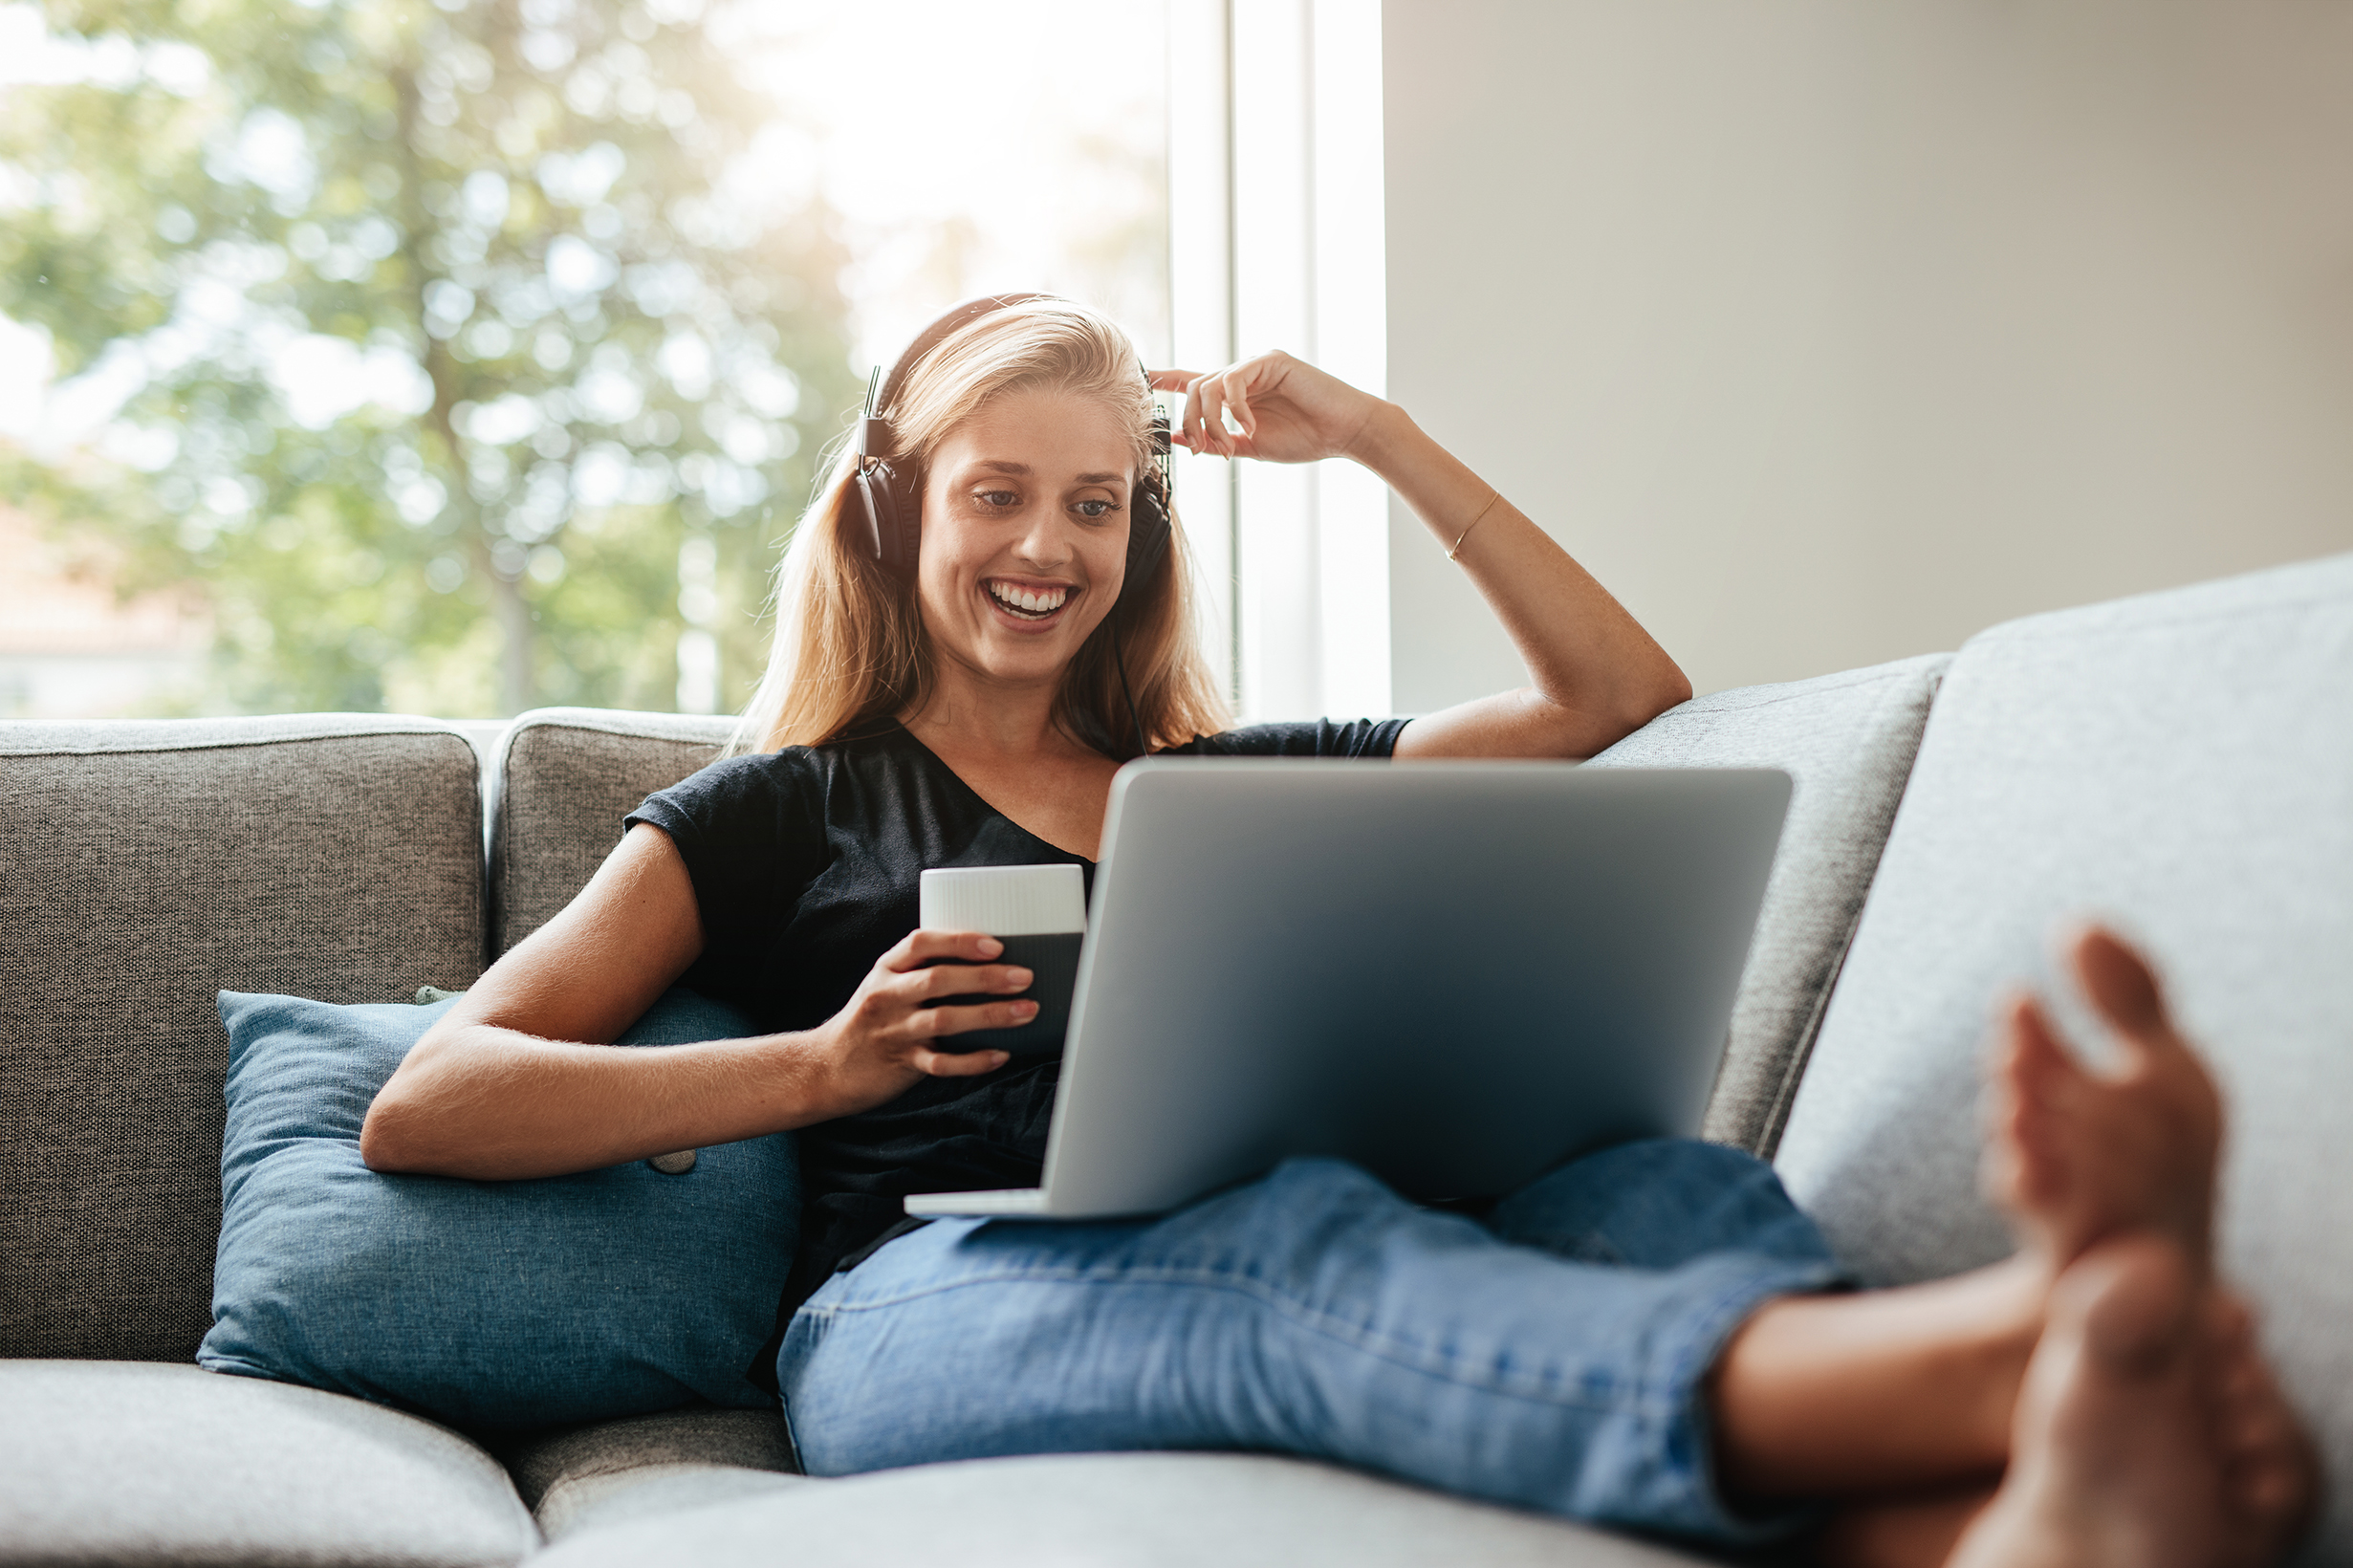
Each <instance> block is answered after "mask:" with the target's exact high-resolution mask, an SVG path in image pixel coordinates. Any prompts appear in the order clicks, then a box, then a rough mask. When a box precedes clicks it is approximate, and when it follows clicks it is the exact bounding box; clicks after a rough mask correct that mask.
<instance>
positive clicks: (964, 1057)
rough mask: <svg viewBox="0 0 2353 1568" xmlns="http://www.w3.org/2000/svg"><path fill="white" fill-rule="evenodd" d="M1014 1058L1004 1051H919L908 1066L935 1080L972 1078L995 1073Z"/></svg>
mask: <svg viewBox="0 0 2353 1568" xmlns="http://www.w3.org/2000/svg"><path fill="white" fill-rule="evenodd" d="M1012 1059H1013V1057H1012V1056H1010V1055H1008V1054H1007V1053H1005V1052H1003V1051H917V1052H916V1053H915V1054H914V1055H912V1056H908V1057H907V1065H908V1066H909V1067H912V1068H914V1069H915V1070H916V1071H917V1072H919V1073H928V1074H929V1075H931V1076H932V1077H933V1078H972V1077H975V1076H977V1075H979V1074H982V1073H993V1072H995V1071H996V1070H997V1069H998V1068H1000V1067H1002V1066H1004V1065H1005V1064H1006V1063H1007V1062H1008V1061H1011V1060H1012Z"/></svg>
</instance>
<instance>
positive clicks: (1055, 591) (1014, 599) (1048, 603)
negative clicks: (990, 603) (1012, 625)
mask: <svg viewBox="0 0 2353 1568" xmlns="http://www.w3.org/2000/svg"><path fill="white" fill-rule="evenodd" d="M988 588H989V592H990V593H991V595H993V596H994V597H995V598H996V599H997V601H998V602H999V603H1002V604H1006V605H1010V606H1012V607H1013V609H1016V610H1022V611H1025V612H1027V613H1028V614H1030V615H1048V614H1051V613H1052V612H1054V611H1056V610H1058V609H1060V608H1061V607H1062V601H1063V600H1065V599H1069V598H1070V590H1069V589H1067V588H1047V589H1042V590H1040V589H1032V588H1017V587H1015V586H1013V584H1012V583H1009V582H991V583H990V584H989V585H988Z"/></svg>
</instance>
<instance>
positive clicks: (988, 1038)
mask: <svg viewBox="0 0 2353 1568" xmlns="http://www.w3.org/2000/svg"><path fill="white" fill-rule="evenodd" d="M918 923H919V924H920V925H921V926H923V928H924V929H925V930H926V931H986V932H988V933H989V934H990V935H991V936H992V937H995V938H996V939H997V940H998V941H999V942H1002V943H1004V944H1005V951H1004V953H1003V955H1002V956H1000V957H998V958H996V959H993V960H991V962H993V963H998V964H1018V965H1020V966H1021V967H1022V968H1023V969H1028V970H1030V971H1031V980H1030V989H1029V990H1027V991H1023V992H1021V993H1020V998H1014V997H1006V996H1001V995H994V996H986V995H972V996H948V997H943V998H942V999H941V1000H940V1001H939V1002H937V1003H934V1004H933V1005H934V1006H944V1007H965V1006H970V1005H972V1004H975V1003H979V1002H1002V1001H1011V1000H1018V999H1021V998H1026V999H1028V1000H1030V1001H1033V1002H1035V1003H1036V1004H1037V1016H1036V1017H1035V1018H1032V1019H1031V1020H1030V1021H1029V1022H1028V1023H1026V1024H1022V1025H1020V1026H1019V1027H1018V1028H1014V1029H975V1030H972V1031H970V1032H969V1033H967V1034H948V1035H943V1036H942V1037H941V1038H940V1040H939V1042H938V1046H937V1049H939V1050H942V1051H1010V1052H1012V1053H1013V1055H1014V1056H1050V1055H1052V1054H1053V1053H1055V1052H1057V1051H1059V1050H1061V1049H1062V1036H1063V1034H1065V1033H1067V1032H1068V1031H1069V1028H1070V999H1071V992H1072V991H1075V990H1076V989H1077V988H1078V944H1079V942H1080V940H1081V939H1083V938H1084V937H1085V935H1086V925H1087V894H1086V876H1085V873H1084V872H1082V871H1081V870H1080V869H1079V868H1078V866H1075V865H969V866H949V867H947V868H945V869H942V870H937V871H926V872H925V873H924V875H923V887H922V913H921V915H920V916H919V917H918ZM949 962H960V960H949Z"/></svg>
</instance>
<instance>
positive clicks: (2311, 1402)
mask: <svg viewBox="0 0 2353 1568" xmlns="http://www.w3.org/2000/svg"><path fill="white" fill-rule="evenodd" d="M2087 913H2088V914H2096V915H2100V916H2102V917H2106V918H2109V919H2111V920H2113V921H2114V922H2115V923H2116V924H2117V925H2119V926H2120V927H2122V928H2123V929H2124V930H2125V931H2126V932H2127V933H2129V934H2131V935H2133V936H2134V937H2136V938H2137V939H2139V940H2140V941H2142V942H2143V943H2145V944H2146V947H2147V948H2148V949H2149V951H2150V952H2151V953H2152V955H2153V957H2154V958H2155V960H2156V962H2157V964H2158V966H2159V969H2160V970H2161V972H2162V974H2163V975H2164V977H2165V980H2166V984H2167V988H2168V992H2169V993H2170V995H2171V997H2172V998H2173V1001H2174V1003H2175V1005H2176V1007H2177V1008H2178V1010H2179V1013H2180V1014H2181V1016H2182V1017H2183V1018H2184V1019H2185V1020H2186V1021H2187V1026H2188V1028H2189V1030H2190V1033H2191V1034H2192V1036H2193V1037H2194V1038H2195V1039H2197V1040H2198V1041H2200V1042H2202V1044H2203V1045H2204V1047H2205V1049H2206V1051H2207V1053H2208V1056H2209V1059H2210V1060H2211V1061H2212V1062H2213V1064H2214V1066H2215V1068H2216V1070H2217V1073H2218V1076H2219V1077H2220V1078H2221V1079H2222V1081H2223V1085H2224V1089H2225V1092H2226V1094H2227V1095H2228V1096H2229V1102H2230V1109H2231V1118H2232V1122H2231V1135H2230V1143H2229V1149H2228V1154H2227V1165H2226V1169H2225V1173H2224V1196H2225V1206H2224V1219H2223V1230H2222V1238H2223V1248H2224V1262H2225V1265H2226V1267H2227V1268H2228V1269H2229V1271H2230V1272H2231V1273H2232V1274H2235V1275H2236V1276H2237V1277H2239V1278H2240V1279H2241V1280H2242V1281H2243V1282H2245V1283H2246V1284H2247V1285H2248V1286H2249V1288H2250V1289H2251V1290H2252V1291H2253V1293H2254V1294H2255V1296H2256V1297H2257V1299H2258V1301H2259V1303H2260V1304H2261V1305H2262V1306H2263V1307H2264V1309H2265V1316H2266V1318H2267V1321H2268V1341H2269V1343H2270V1346H2271V1348H2272V1349H2273V1351H2274V1353H2275V1354H2276V1355H2277V1356H2278V1357H2279V1359H2280V1361H2282V1363H2283V1369H2284V1371H2285V1373H2286V1377H2285V1383H2286V1385H2287V1387H2288V1388H2289V1389H2290V1390H2291V1391H2292V1393H2293V1394H2294V1395H2295V1396H2296V1397H2298V1398H2299V1399H2302V1400H2304V1401H2306V1408H2307V1409H2308V1410H2309V1411H2310V1412H2312V1413H2313V1414H2315V1415H2317V1416H2320V1417H2323V1418H2324V1420H2325V1424H2326V1425H2327V1426H2328V1427H2329V1428H2330V1432H2329V1435H2330V1438H2331V1443H2330V1446H2331V1448H2332V1449H2333V1452H2334V1457H2335V1459H2336V1461H2337V1464H2336V1466H2335V1473H2336V1476H2337V1481H2338V1484H2337V1487H2336V1496H2337V1498H2338V1513H2337V1514H2336V1522H2335V1524H2334V1526H2333V1532H2334V1534H2333V1540H2334V1547H2333V1552H2334V1555H2333V1556H2331V1557H2329V1559H2328V1560H2332V1561H2337V1560H2346V1559H2347V1558H2348V1557H2353V1514H2348V1513H2347V1512H2346V1504H2347V1502H2348V1501H2353V1488H2349V1487H2348V1485H2347V1484H2346V1483H2347V1480H2348V1478H2353V1357H2348V1355H2347V1353H2346V1345H2347V1343H2348V1340H2347V1337H2346V1332H2345V1325H2346V1324H2347V1323H2349V1322H2353V1160H2348V1159H2347V1157H2346V1156H2345V1154H2344V1152H2343V1147H2344V1137H2343V1128H2344V1118H2345V1107H2346V1106H2347V1105H2349V1104H2353V555H2347V556H2339V557H2336V558H2334V559H2330V560H2325V561H2320V562H2316V563H2312V564H2309V565H2304V566H2299V567H2292V568H2287V569H2283V570H2278V571H2273V572H2266V573H2261V574H2258V575H2255V576H2253V577H2241V578H2236V579H2233V580H2229V581H2224V582H2217V583H2210V584H2205V585H2202V586H2199V587H2195V588H2190V589H2185V590H2181V591H2178V592H2172V593H2165V594H2157V595H2152V596H2149V597H2146V598H2142V599H2126V600H2124V601H2122V602H2119V603H2114V604H2107V605H2099V606H2094V607H2092V608H2089V609H2082V610H2071V611H2066V612H2063V613H2060V614H2057V615H2049V616H2041V617H2037V618H2035V619H2032V620H2027V621H2015V622H2013V623H2011V624H2009V625H2005V626H1999V627H1996V628H1994V630H1992V631H1989V632H1986V633H1984V634H1983V635H1981V636H1979V637H1977V638H1975V639H1973V640H1972V642H1970V643H1969V644H1968V645H1967V646H1966V647H1964V648H1963V649H1962V650H1961V652H1960V654H1959V656H1958V657H1957V658H1956V659H1955V660H1954V661H1953V664H1952V666H1951V668H1950V670H1949V671H1948V672H1947V675H1946V678H1945V686H1944V689H1943V691H1942V692H1941V693H1940V694H1939V696H1938V698H1937V702H1936V710H1935V712H1934V713H1933V714H1932V715H1931V716H1930V718H1929V721H1928V733H1927V735H1926V737H1925V738H1924V739H1923V741H1922V744H1921V748H1920V757H1919V761H1918V763H1917V765H1916V766H1915V767H1914V769H1913V771H1912V779H1911V785H1910V788H1909V790H1908V791H1907V793H1906V795H1905V798H1904V804H1903V808H1902V809H1901V811H1899V812H1898V814H1897V817H1896V822H1895V828H1894V831H1893V833H1892V835H1891V836H1890V838H1889V839H1888V843H1887V852H1886V855H1885V858H1884V859H1883V860H1882V861H1881V864H1880V871H1879V880H1878V882H1877V883H1876V884H1875V885H1874V886H1873V888H1872V890H1871V896H1870V901H1869V904H1868V906H1867V907H1866V908H1865V910H1864V912H1863V924H1862V926H1861V928H1860V929H1859V930H1858V932H1857V934H1856V937H1855V943H1854V947H1853V950H1852V951H1851V952H1850V953H1849V954H1848V956H1847V960H1846V968H1845V972H1844V974H1843V976H1842V977H1841V980H1840V982H1839V985H1838V990H1837V992H1836V994H1835V995H1834V996H1833V998H1832V1000H1831V1004H1830V1008H1829V1012H1828V1013H1827V1015H1826V1017H1825V1019H1824V1021H1823V1025H1822V1031H1821V1035H1820V1038H1819V1041H1818V1042H1817V1044H1816V1046H1815V1049H1814V1058H1813V1062H1812V1065H1811V1066H1810V1067H1809V1069H1808V1070H1807V1073H1806V1076H1805V1080H1804V1083H1803V1085H1802V1086H1801V1087H1800V1089H1799V1090H1798V1093H1797V1102H1796V1106H1795V1109H1794V1111H1793V1113H1792V1116H1791V1120H1790V1124H1789V1130H1788V1133H1787V1135H1786V1136H1785V1137H1784V1139H1783V1141H1782V1143H1781V1148H1780V1155H1779V1162H1778V1163H1779V1166H1780V1170H1781V1174H1782V1176H1783V1178H1784V1179H1785V1180H1786V1181H1787V1182H1788V1183H1789V1185H1790V1187H1791V1188H1792V1190H1793V1191H1794V1192H1795V1194H1796V1195H1797V1199H1798V1201H1799V1202H1800V1203H1801V1204H1803V1205H1804V1206H1805V1207H1806V1208H1807V1209H1809V1210H1811V1211H1812V1212H1813V1213H1814V1214H1815V1216H1816V1217H1817V1218H1819V1220H1820V1221H1821V1222H1822V1224H1823V1225H1824V1227H1825V1228H1826V1229H1827V1230H1828V1231H1829V1234H1830V1238H1831V1241H1832V1243H1833V1244H1834V1245H1835V1246H1836V1247H1837V1249H1838V1250H1839V1252H1840V1254H1841V1256H1842V1257H1844V1258H1845V1259H1846V1260H1848V1261H1849V1262H1850V1263H1852V1264H1855V1265H1857V1266H1859V1267H1860V1268H1861V1269H1862V1270H1863V1271H1864V1272H1865V1274H1868V1275H1870V1276H1872V1277H1875V1278H1877V1279H1880V1280H1885V1281H1897V1280H1909V1279H1919V1278H1923V1277H1927V1276H1931V1275H1940V1274H1950V1273H1953V1272H1956V1271H1958V1270H1961V1269H1965V1268H1969V1267H1971V1266H1972V1265H1975V1264H1979V1263H1983V1262H1986V1261H1988V1260H1990V1259H1993V1258H1995V1257H1999V1256H2001V1255H2003V1254H2004V1253H2006V1252H2008V1251H2009V1243H2008V1240H2007V1239H2006V1237H2005V1235H2004V1233H2003V1230H2002V1227H2001V1225H2000V1224H1999V1222H1998V1221H1997V1220H1996V1218H1995V1216H1994V1214H1993V1213H1992V1212H1991V1211H1990V1210H1989V1209H1988V1208H1987V1206H1986V1205H1985V1204H1984V1203H1983V1202H1982V1201H1981V1200H1980V1199H1979V1197H1978V1196H1977V1187H1976V1152H1977V1145H1978V1138H1977V1122H1976V1104H1977V1093H1976V1087H1977V1078H1978V1063H1979V1059H1980V1055H1981V1051H1982V1048H1983V1043H1984V1040H1985V1037H1986V1034H1987V1024H1988V1020H1989V1018H1990V1016H1991V1013H1992V1009H1993V1008H1994V1004H1995V1002H1996V1000H1997V998H1998V997H1999V996H2000V995H2001V994H2002V993H2003V991H2004V990H2005V988H2007V987H2010V986H2012V985H2015V984H2017V983H2020V982H2031V983H2034V984H2037V985H2039V986H2044V987H2046V988H2051V989H2053V990H2057V991H2061V992H2063V991H2064V988H2063V987H2061V986H2059V984H2058V982H2057V981H2056V979H2055V978H2054V976H2055V971H2056V970H2057V969H2058V966H2057V965H2055V964H2054V963H2053V962H2052V960H2051V957H2050V954H2049V943H2050V940H2051V937H2052V935H2053V932H2054V929H2055V927H2056V926H2059V923H2061V922H2064V921H2068V920H2070V919H2073V918H2075V917H2078V916H2080V915H2083V914H2087ZM2070 1011H2071V1013H2072V1014H2073V1022H2074V1025H2075V1027H2076V1030H2077V1033H2078V1038H2079V1039H2086V1040H2088V1039H2091V1038H2093V1032H2092V1031H2091V1030H2090V1029H2089V1028H2088V1027H2087V1026H2086V1025H2085V1024H2084V1022H2083V1017H2082V1012H2081V1007H2080V1006H2076V1007H2073V1008H2071V1010H2070ZM2062 1016H2063V1017H2064V1016H2065V1015H2062Z"/></svg>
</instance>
